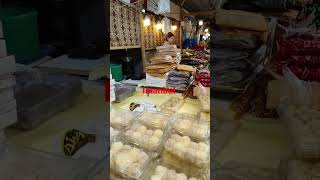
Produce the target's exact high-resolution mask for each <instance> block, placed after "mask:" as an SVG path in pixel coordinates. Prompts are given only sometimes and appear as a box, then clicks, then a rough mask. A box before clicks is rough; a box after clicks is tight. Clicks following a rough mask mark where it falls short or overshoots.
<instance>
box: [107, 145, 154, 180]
mask: <svg viewBox="0 0 320 180" xmlns="http://www.w3.org/2000/svg"><path fill="white" fill-rule="evenodd" d="M150 162H151V158H150V155H149V154H147V153H146V152H144V151H143V150H141V149H139V148H137V147H136V146H133V145H128V144H123V143H122V142H114V143H113V144H112V146H111V149H110V169H111V177H112V179H134V180H140V179H142V177H144V175H145V173H146V172H147V171H148V168H149V167H150Z"/></svg>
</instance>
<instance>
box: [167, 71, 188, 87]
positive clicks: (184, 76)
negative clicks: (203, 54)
mask: <svg viewBox="0 0 320 180" xmlns="http://www.w3.org/2000/svg"><path fill="white" fill-rule="evenodd" d="M191 80H192V79H191V73H190V72H187V71H179V70H172V71H170V72H169V75H168V80H167V87H175V88H176V89H178V90H185V89H186V88H187V87H188V85H189V84H190V82H191Z"/></svg>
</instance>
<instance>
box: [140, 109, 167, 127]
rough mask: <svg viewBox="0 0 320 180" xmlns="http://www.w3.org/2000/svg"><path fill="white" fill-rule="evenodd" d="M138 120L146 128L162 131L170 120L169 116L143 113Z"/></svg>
mask: <svg viewBox="0 0 320 180" xmlns="http://www.w3.org/2000/svg"><path fill="white" fill-rule="evenodd" d="M139 120H140V121H141V123H143V124H145V125H147V126H150V127H154V128H159V129H162V130H164V129H165V128H166V126H167V124H168V123H169V120H170V118H169V116H166V115H164V114H160V113H154V112H144V113H143V114H142V116H141V117H140V118H139Z"/></svg>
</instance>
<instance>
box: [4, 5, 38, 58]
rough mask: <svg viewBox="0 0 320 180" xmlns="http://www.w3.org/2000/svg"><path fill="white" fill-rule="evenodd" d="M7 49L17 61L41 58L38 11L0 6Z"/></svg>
mask: <svg viewBox="0 0 320 180" xmlns="http://www.w3.org/2000/svg"><path fill="white" fill-rule="evenodd" d="M0 20H1V21H2V26H3V33H4V39H5V41H6V46H7V51H8V53H9V54H13V55H15V58H16V62H18V63H21V64H29V63H31V62H32V61H34V60H37V59H38V58H40V49H39V37H38V22H37V12H36V11H34V10H33V9H27V8H0Z"/></svg>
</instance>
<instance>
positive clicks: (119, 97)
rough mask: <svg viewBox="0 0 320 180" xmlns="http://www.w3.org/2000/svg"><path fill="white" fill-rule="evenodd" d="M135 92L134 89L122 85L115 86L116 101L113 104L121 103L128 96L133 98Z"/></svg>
mask: <svg viewBox="0 0 320 180" xmlns="http://www.w3.org/2000/svg"><path fill="white" fill-rule="evenodd" d="M134 92H135V88H134V87H131V86H126V85H123V84H116V85H115V95H116V100H115V102H118V103H119V102H121V101H123V100H125V99H127V98H128V97H130V96H133V94H134Z"/></svg>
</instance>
